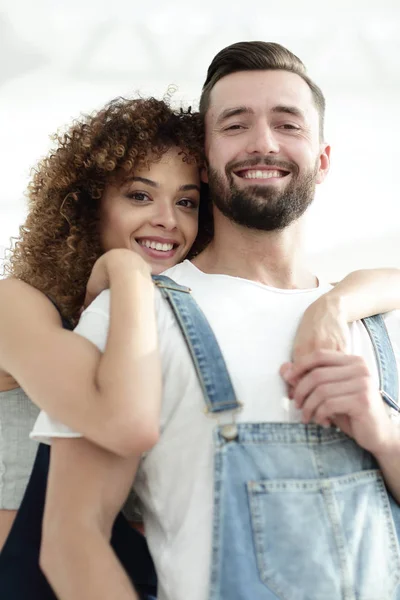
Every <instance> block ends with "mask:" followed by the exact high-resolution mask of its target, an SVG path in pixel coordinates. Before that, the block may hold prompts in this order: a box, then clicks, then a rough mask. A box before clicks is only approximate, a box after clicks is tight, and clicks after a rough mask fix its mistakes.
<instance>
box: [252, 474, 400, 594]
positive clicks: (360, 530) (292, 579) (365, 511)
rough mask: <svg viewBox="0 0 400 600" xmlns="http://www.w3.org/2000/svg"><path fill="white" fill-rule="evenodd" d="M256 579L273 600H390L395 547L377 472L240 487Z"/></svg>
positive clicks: (397, 564)
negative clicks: (247, 516) (247, 513)
mask: <svg viewBox="0 0 400 600" xmlns="http://www.w3.org/2000/svg"><path fill="white" fill-rule="evenodd" d="M247 492H248V497H249V506H250V513H251V524H252V533H253V539H254V547H255V552H256V556H257V563H258V570H259V573H260V577H261V580H262V581H263V583H264V584H265V585H266V586H267V588H268V589H270V590H271V591H272V592H273V593H274V594H276V595H277V597H278V598H279V599H280V600H389V599H390V600H391V599H392V598H393V594H394V591H395V588H396V586H397V585H398V583H399V581H400V557H399V548H398V543H397V537H396V532H395V527H394V523H393V518H392V514H391V510H390V505H389V499H388V496H387V492H386V488H385V485H384V482H383V479H382V476H381V474H380V471H378V470H371V471H361V472H357V473H353V474H351V475H345V476H342V477H332V478H327V479H306V480H302V479H296V480H293V479H290V480H273V481H272V480H265V481H251V482H248V484H247Z"/></svg>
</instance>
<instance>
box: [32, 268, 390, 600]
mask: <svg viewBox="0 0 400 600" xmlns="http://www.w3.org/2000/svg"><path fill="white" fill-rule="evenodd" d="M165 274H166V275H168V276H169V277H171V278H172V279H174V280H175V281H176V282H178V283H180V284H182V285H186V286H188V287H190V288H191V290H192V294H193V297H194V298H195V300H196V301H197V302H198V304H199V306H200V307H201V309H202V310H203V312H204V314H205V315H206V317H207V319H208V321H209V323H210V325H211V327H212V328H213V330H214V333H215V335H216V338H217V340H218V343H219V344H220V347H221V350H222V352H223V355H224V358H225V361H226V364H227V367H228V370H229V373H230V375H231V378H232V382H233V386H234V389H235V392H236V396H237V398H238V400H239V401H240V402H241V403H242V404H243V410H242V411H241V412H239V413H238V415H237V420H238V421H239V422H244V421H247V422H266V421H267V422H268V421H271V422H296V421H299V420H300V415H301V413H300V412H299V411H297V410H296V409H295V407H294V406H293V403H292V402H291V401H290V400H289V399H288V397H287V391H286V387H285V385H284V382H283V381H282V379H281V377H280V376H279V368H280V366H281V365H282V363H284V362H286V361H288V360H290V356H291V348H292V343H293V339H294V335H295V332H296V329H297V327H298V325H299V322H300V320H301V317H302V315H303V312H304V310H305V309H306V308H307V307H308V306H309V305H310V304H311V303H312V302H313V301H314V300H316V299H317V298H318V297H319V296H320V295H322V294H323V293H325V292H327V291H328V290H329V289H330V287H331V286H330V285H328V284H325V285H323V284H320V285H319V287H318V288H315V289H307V290H286V289H284V290H282V289H276V288H271V287H268V286H265V285H262V284H259V283H256V282H254V281H249V280H246V279H242V278H238V277H232V276H228V275H209V274H205V273H203V272H201V271H200V270H199V269H197V268H196V267H195V266H194V265H193V264H192V263H191V262H189V261H185V262H183V263H181V264H179V265H177V266H175V267H173V268H172V269H169V270H168V271H167V272H166V273H165ZM109 303H110V294H109V291H105V292H103V293H102V294H100V296H98V298H96V300H95V301H94V302H93V304H91V305H90V307H89V308H88V309H87V310H86V311H85V312H84V313H83V315H82V317H81V320H80V322H79V324H78V326H77V328H76V330H75V331H76V332H77V333H79V334H80V335H82V336H84V337H86V338H88V339H89V340H91V341H92V342H93V343H94V344H96V346H98V348H99V349H100V350H102V351H103V350H104V347H105V344H106V338H107V332H108V326H109ZM156 311H157V318H158V330H159V343H160V350H161V357H162V365H163V382H164V391H163V403H162V414H161V432H162V433H161V438H160V440H159V442H158V443H157V445H156V446H155V447H154V448H153V449H152V450H151V451H150V452H149V453H148V454H146V456H144V457H143V459H142V462H141V465H140V467H139V471H138V474H137V477H136V480H135V482H134V490H135V492H136V493H137V495H138V496H139V498H140V501H141V505H142V513H143V518H144V524H145V530H146V536H147V540H148V543H149V547H150V551H151V554H152V556H153V559H154V563H155V566H156V570H157V574H158V581H159V587H158V590H159V592H158V597H159V600H186V599H187V598H188V597H189V598H190V599H191V600H206V599H207V597H208V582H209V571H210V558H211V548H212V543H211V542H212V518H213V444H212V432H213V429H214V427H215V424H216V422H217V418H216V417H213V416H209V415H206V414H205V410H204V409H205V403H204V400H203V397H202V393H201V389H200V386H199V384H198V381H197V378H196V373H195V370H194V368H193V365H192V362H191V359H190V356H189V353H188V350H187V347H186V344H185V342H184V340H183V338H182V335H181V333H180V330H179V328H178V325H177V323H176V321H175V318H174V316H173V314H172V312H171V310H170V308H169V306H168V305H167V303H166V301H165V300H164V299H163V298H162V297H161V294H160V293H159V292H158V293H157V294H156ZM386 320H387V324H388V329H389V330H390V333H391V339H392V341H393V342H394V343H396V342H397V346H398V347H400V320H399V318H398V316H397V315H396V314H395V313H390V314H388V315H387V317H386ZM349 342H350V347H349V351H350V353H352V354H359V355H363V356H364V358H365V359H366V360H367V363H368V365H369V366H370V369H371V372H372V373H373V376H374V377H375V378H376V382H377V385H378V373H377V368H376V364H375V359H374V351H373V349H372V346H371V343H370V340H369V336H368V334H367V332H366V330H365V329H364V327H363V325H362V324H361V323H358V322H357V323H354V324H353V325H352V326H351V327H350V332H349ZM77 436H79V434H77V433H74V432H72V431H71V430H69V429H68V428H67V427H66V426H64V425H62V424H61V423H58V422H55V421H54V420H52V419H51V418H50V417H49V416H48V415H46V414H45V413H43V412H42V413H41V414H40V416H39V418H38V420H37V422H36V424H35V427H34V430H33V433H32V437H34V438H35V439H39V440H41V441H47V442H49V440H50V438H51V437H77Z"/></svg>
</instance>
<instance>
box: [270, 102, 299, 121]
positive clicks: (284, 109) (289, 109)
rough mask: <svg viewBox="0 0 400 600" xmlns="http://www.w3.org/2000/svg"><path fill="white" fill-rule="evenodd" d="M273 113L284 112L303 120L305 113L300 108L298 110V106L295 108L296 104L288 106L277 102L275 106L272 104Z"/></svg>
mask: <svg viewBox="0 0 400 600" xmlns="http://www.w3.org/2000/svg"><path fill="white" fill-rule="evenodd" d="M271 112H273V113H285V114H287V115H293V116H294V117H298V118H299V119H302V120H303V121H305V115H304V113H303V111H302V110H300V109H299V108H297V106H288V105H286V104H278V105H277V106H274V108H273V109H272V111H271Z"/></svg>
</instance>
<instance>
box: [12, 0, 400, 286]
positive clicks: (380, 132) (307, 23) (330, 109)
mask: <svg viewBox="0 0 400 600" xmlns="http://www.w3.org/2000/svg"><path fill="white" fill-rule="evenodd" d="M252 39H253V40H255V39H261V40H266V41H276V42H280V43H282V44H284V45H286V46H287V47H288V48H289V49H290V50H292V51H293V52H295V53H296V54H298V55H299V57H300V58H301V59H302V60H303V61H304V62H305V64H306V65H307V67H308V70H309V73H310V75H311V77H312V78H314V79H315V80H316V82H317V83H318V84H319V85H320V86H321V87H322V90H323V91H324V93H325V95H326V98H327V126H326V138H327V141H329V142H330V143H331V145H332V168H331V173H330V175H329V177H328V180H327V181H326V182H325V183H324V184H323V185H322V186H320V187H319V189H318V193H317V198H316V201H315V203H314V205H313V206H312V208H311V210H310V212H309V216H308V223H307V227H308V229H307V248H308V252H309V254H310V257H311V260H312V262H313V264H314V267H315V269H316V270H317V271H318V272H319V273H321V274H323V275H325V276H326V277H328V278H330V279H336V278H338V277H340V276H342V275H344V274H345V273H347V272H348V271H350V270H352V269H354V268H360V267H373V266H379V265H381V266H391V265H392V266H399V267H400V208H399V203H400V197H399V192H398V179H399V175H398V173H397V169H398V168H399V169H400V139H399V138H400V135H399V134H400V116H399V110H400V109H399V107H400V2H399V1H398V0H381V1H380V2H370V1H368V0H367V1H363V0H352V2H351V3H350V2H348V1H347V0H334V1H333V2H330V3H328V2H322V3H321V2H318V1H317V0H303V2H298V0H286V1H285V2H282V3H279V4H278V3H276V2H271V1H268V0H264V1H263V2H253V3H248V2H247V3H243V2H240V3H239V2H238V1H237V0H214V1H213V2H211V1H210V0H206V1H203V2H201V3H199V2H197V3H189V2H187V0H185V1H183V0H170V1H169V2H165V1H162V0H152V1H151V2H144V3H142V2H140V3H139V2H138V1H137V0H136V2H132V1H129V0H113V1H112V2H110V0H96V2H91V1H89V0H35V1H34V2H32V0H0V140H1V143H0V169H1V171H0V176H1V187H0V190H1V193H0V255H1V252H2V251H4V247H7V246H8V245H9V238H10V236H14V235H16V234H17V233H18V225H19V224H21V223H22V222H23V220H24V215H25V210H26V207H25V200H24V190H25V188H26V185H27V182H28V179H29V170H30V168H31V167H32V166H33V165H34V164H35V162H36V161H37V160H38V159H39V158H40V157H41V156H42V155H44V154H45V153H46V152H47V150H48V148H49V144H50V141H49V134H51V133H53V132H54V131H55V130H56V129H57V128H58V127H59V126H62V125H64V124H66V123H68V122H70V121H71V120H72V119H73V118H74V117H77V116H79V113H80V112H90V111H91V110H93V109H95V108H98V107H100V106H101V105H102V104H104V103H105V102H106V101H108V100H110V99H111V98H113V97H115V96H120V95H132V94H134V93H135V92H136V91H140V92H141V93H142V94H144V95H147V94H152V95H156V96H158V97H162V96H163V95H164V94H165V93H166V91H167V88H168V86H169V85H170V84H175V85H177V86H178V91H177V92H176V93H175V95H174V102H176V103H179V102H184V103H186V104H191V105H193V106H197V103H198V99H199V95H200V90H201V85H202V83H203V80H204V78H205V73H206V69H207V66H208V64H209V63H210V61H211V59H212V58H213V56H214V55H215V54H216V52H218V51H219V50H220V49H222V48H223V47H224V46H226V45H228V44H230V43H233V42H236V41H241V40H252Z"/></svg>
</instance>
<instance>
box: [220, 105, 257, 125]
mask: <svg viewBox="0 0 400 600" xmlns="http://www.w3.org/2000/svg"><path fill="white" fill-rule="evenodd" d="M243 114H254V110H253V109H252V108H250V107H249V106H236V107H235V108H226V109H225V110H223V111H222V113H221V114H220V115H219V117H218V119H217V123H216V124H217V125H220V124H221V123H222V122H223V121H225V120H226V119H229V118H230V117H237V116H238V115H243Z"/></svg>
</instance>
